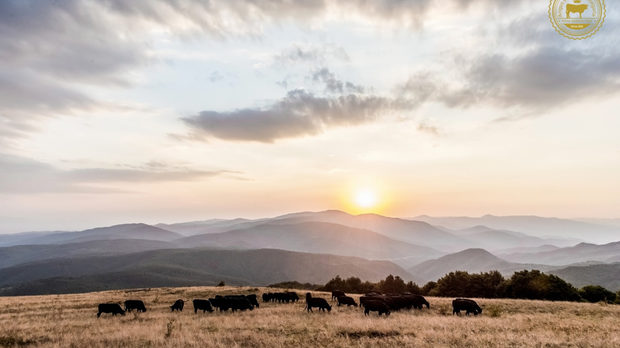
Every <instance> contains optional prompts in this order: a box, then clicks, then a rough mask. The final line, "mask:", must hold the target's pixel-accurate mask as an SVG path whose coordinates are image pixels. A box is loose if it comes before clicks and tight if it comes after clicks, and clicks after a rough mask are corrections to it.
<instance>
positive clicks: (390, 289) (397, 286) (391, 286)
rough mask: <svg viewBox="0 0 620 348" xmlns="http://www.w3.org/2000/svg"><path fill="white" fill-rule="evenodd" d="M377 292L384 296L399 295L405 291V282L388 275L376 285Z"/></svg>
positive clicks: (397, 277)
mask: <svg viewBox="0 0 620 348" xmlns="http://www.w3.org/2000/svg"><path fill="white" fill-rule="evenodd" d="M377 287H378V288H379V291H381V292H383V293H386V294H389V293H391V294H400V293H403V292H405V291H406V286H405V281H404V280H402V279H401V278H400V277H399V276H396V277H394V276H393V275H391V274H390V275H389V276H387V277H386V278H385V280H382V281H380V282H379V284H377Z"/></svg>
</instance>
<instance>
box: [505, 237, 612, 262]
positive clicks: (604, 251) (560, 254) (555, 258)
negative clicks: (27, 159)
mask: <svg viewBox="0 0 620 348" xmlns="http://www.w3.org/2000/svg"><path fill="white" fill-rule="evenodd" d="M502 257H503V258H504V259H506V260H508V261H511V262H526V263H543V264H548V265H556V266H561V265H569V264H573V263H579V262H587V261H599V262H613V261H620V260H619V259H618V257H620V242H614V243H608V244H603V245H597V244H589V243H580V244H577V245H575V246H573V247H568V248H559V249H555V250H550V251H541V252H534V253H528V252H526V253H509V254H505V255H502Z"/></svg>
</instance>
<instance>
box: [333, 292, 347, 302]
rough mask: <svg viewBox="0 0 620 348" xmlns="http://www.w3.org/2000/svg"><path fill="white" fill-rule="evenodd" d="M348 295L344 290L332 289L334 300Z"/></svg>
mask: <svg viewBox="0 0 620 348" xmlns="http://www.w3.org/2000/svg"><path fill="white" fill-rule="evenodd" d="M346 295H347V294H345V293H344V291H340V290H334V291H332V301H336V300H338V297H340V296H346Z"/></svg>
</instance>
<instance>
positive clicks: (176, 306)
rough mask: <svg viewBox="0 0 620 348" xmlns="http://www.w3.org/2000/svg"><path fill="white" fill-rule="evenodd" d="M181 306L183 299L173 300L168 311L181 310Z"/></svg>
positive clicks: (183, 302)
mask: <svg viewBox="0 0 620 348" xmlns="http://www.w3.org/2000/svg"><path fill="white" fill-rule="evenodd" d="M183 306H185V301H183V300H176V301H174V304H173V305H172V306H170V311H171V312H174V311H179V312H183Z"/></svg>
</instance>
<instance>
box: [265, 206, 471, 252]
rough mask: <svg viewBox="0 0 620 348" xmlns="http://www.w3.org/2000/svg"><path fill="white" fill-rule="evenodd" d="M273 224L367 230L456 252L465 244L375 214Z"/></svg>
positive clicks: (308, 215)
mask: <svg viewBox="0 0 620 348" xmlns="http://www.w3.org/2000/svg"><path fill="white" fill-rule="evenodd" d="M273 220H275V221H285V222H286V223H292V222H305V221H320V222H330V223H335V224H340V225H345V226H349V227H354V228H362V229H367V230H371V231H374V232H377V233H380V234H382V235H384V236H387V237H389V238H392V239H396V240H400V241H404V242H407V243H411V244H415V245H420V246H427V247H431V248H435V249H439V250H448V251H451V250H458V249H459V248H462V247H463V244H464V243H466V241H465V240H463V239H462V238H460V237H457V236H455V235H454V234H452V233H450V232H448V231H444V230H442V229H439V228H436V227H434V226H431V225H430V224H428V223H426V222H421V221H410V220H405V219H399V218H392V217H386V216H382V215H378V214H361V215H351V214H348V213H345V212H343V211H340V210H326V211H322V212H302V213H293V214H287V215H282V216H279V217H276V218H274V219H273Z"/></svg>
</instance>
